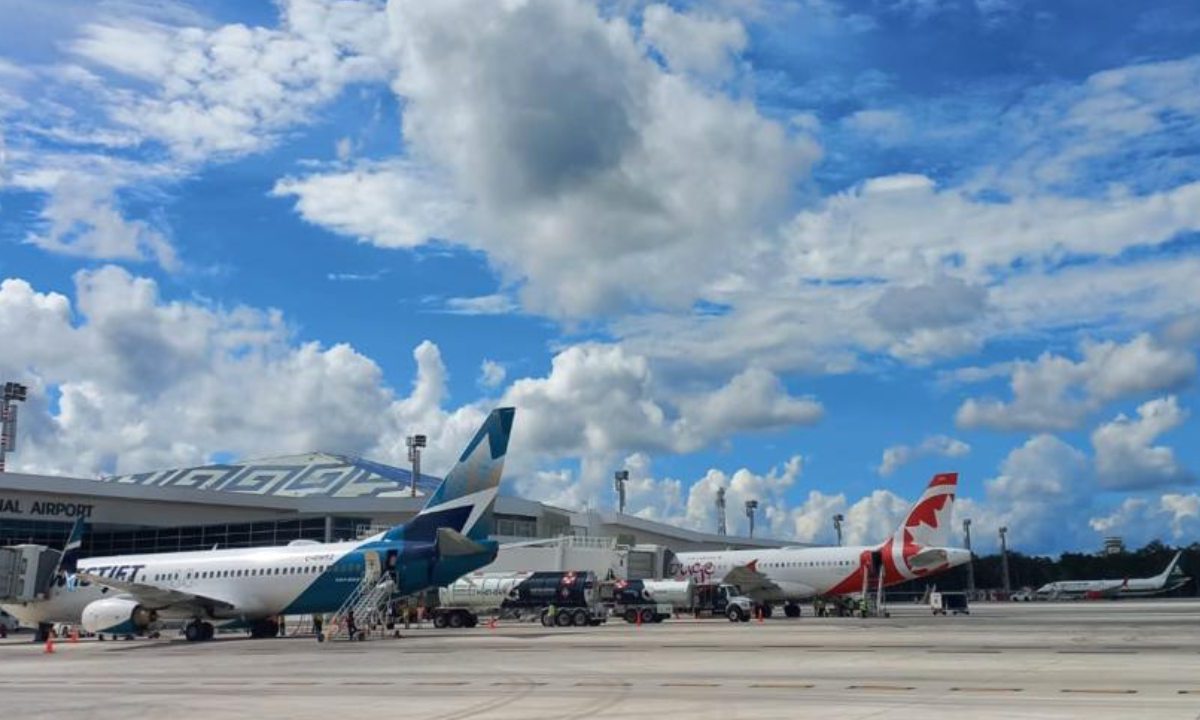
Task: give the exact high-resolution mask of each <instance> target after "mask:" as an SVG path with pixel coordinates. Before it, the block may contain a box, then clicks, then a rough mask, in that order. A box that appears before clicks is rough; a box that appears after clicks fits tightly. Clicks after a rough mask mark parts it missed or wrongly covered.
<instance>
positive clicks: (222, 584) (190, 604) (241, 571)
mask: <svg viewBox="0 0 1200 720" xmlns="http://www.w3.org/2000/svg"><path fill="white" fill-rule="evenodd" d="M514 415H515V410H514V409H512V408H499V409H497V410H494V411H492V413H491V414H490V415H489V416H488V418H487V420H486V421H484V423H483V426H482V427H480V429H479V431H478V432H477V433H476V434H475V437H474V438H473V439H472V440H471V442H470V444H468V445H467V448H466V449H465V450H464V451H463V453H462V456H461V457H460V458H459V461H458V464H457V465H455V467H454V468H453V469H452V470H451V471H450V473H449V474H448V475H447V476H446V479H445V480H444V481H443V482H442V484H441V486H440V487H439V488H438V489H437V491H436V492H435V493H434V494H433V495H432V496H431V497H430V499H429V501H428V502H427V503H426V505H425V507H424V509H423V510H422V511H421V512H420V513H419V514H418V515H417V516H416V517H414V518H413V519H412V520H411V521H410V522H408V523H406V524H404V525H398V526H396V527H393V528H391V529H390V530H387V531H385V532H381V533H378V534H376V535H373V536H371V537H368V538H366V539H363V540H356V541H351V542H336V543H318V542H313V541H303V540H302V541H295V542H293V543H291V544H290V545H288V546H286V547H263V548H245V549H231V550H209V551H199V552H178V553H157V554H150V555H121V556H112V557H94V558H87V559H85V560H79V561H78V566H77V568H70V567H66V563H67V561H68V558H69V557H70V558H72V561H73V557H74V555H72V554H71V553H70V552H67V553H64V556H63V558H64V567H63V568H62V569H63V571H64V574H63V578H64V581H63V582H61V583H59V584H58V585H57V586H56V587H55V588H53V590H52V592H51V594H50V597H48V598H47V599H46V600H42V601H39V602H36V603H27V604H24V605H17V606H9V607H6V608H5V610H7V611H8V612H10V613H11V614H13V615H14V616H16V617H18V618H19V619H20V620H21V621H22V622H25V623H27V624H45V623H80V624H82V625H83V627H84V628H85V629H87V630H88V631H89V632H97V633H113V634H133V633H139V632H144V631H147V630H150V629H152V628H154V627H155V626H157V624H158V623H159V622H160V621H163V620H174V621H182V622H184V623H185V630H186V635H187V637H188V639H189V640H202V639H206V638H211V637H212V634H213V626H214V623H218V624H224V623H228V622H241V623H244V624H246V625H247V626H249V628H250V630H251V634H252V635H255V636H270V635H274V634H275V633H276V632H277V625H276V618H278V617H279V616H281V615H293V614H296V615H299V614H310V613H334V612H337V611H338V610H339V609H341V608H342V607H343V606H344V605H345V603H346V601H347V600H348V599H349V598H350V597H351V595H352V594H354V593H355V592H357V591H359V589H360V587H361V586H362V585H363V581H364V578H374V577H380V578H382V579H387V580H390V581H391V582H392V587H393V588H394V592H395V593H396V594H400V595H408V594H411V593H415V592H419V591H421V590H424V589H427V588H430V587H440V586H443V585H448V584H450V583H452V582H454V581H455V580H456V579H458V578H459V577H460V576H462V575H464V574H466V573H469V572H471V571H473V570H476V569H478V568H481V567H483V566H484V565H487V564H489V563H491V562H492V561H493V560H494V559H495V557H496V550H497V545H496V543H495V542H494V541H491V540H488V539H487V537H488V535H489V533H490V531H491V525H492V508H493V506H494V504H495V501H496V494H497V493H498V492H499V486H500V478H501V474H502V472H503V468H504V458H505V454H506V453H507V451H508V440H509V437H510V435H511V433H512V423H513V417H514ZM79 529H80V531H81V529H82V528H79ZM72 541H75V542H76V545H77V538H76V536H75V533H74V532H73V533H72ZM69 545H70V543H69ZM76 551H77V550H76Z"/></svg>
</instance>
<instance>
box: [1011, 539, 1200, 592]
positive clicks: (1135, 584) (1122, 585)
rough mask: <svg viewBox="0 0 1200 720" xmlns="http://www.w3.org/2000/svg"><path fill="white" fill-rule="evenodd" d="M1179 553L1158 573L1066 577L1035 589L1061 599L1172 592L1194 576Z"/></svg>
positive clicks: (1181, 553)
mask: <svg viewBox="0 0 1200 720" xmlns="http://www.w3.org/2000/svg"><path fill="white" fill-rule="evenodd" d="M1181 555H1183V552H1182V551H1181V552H1177V553H1175V557H1173V558H1171V562H1170V564H1169V565H1167V569H1166V570H1163V571H1162V572H1160V573H1159V574H1157V575H1155V576H1154V577H1148V578H1133V579H1130V578H1125V579H1124V580H1062V581H1060V582H1052V583H1046V584H1045V585H1043V586H1041V587H1040V588H1038V589H1037V590H1034V591H1033V593H1034V595H1036V596H1039V597H1045V598H1049V599H1051V600H1058V599H1060V598H1089V599H1097V598H1119V597H1144V596H1147V595H1159V594H1161V593H1165V592H1170V591H1172V590H1175V589H1176V588H1178V587H1180V586H1181V585H1183V584H1184V583H1186V582H1187V581H1188V580H1189V579H1190V578H1188V577H1187V576H1186V575H1184V574H1183V570H1181V569H1180V568H1179V557H1180V556H1181Z"/></svg>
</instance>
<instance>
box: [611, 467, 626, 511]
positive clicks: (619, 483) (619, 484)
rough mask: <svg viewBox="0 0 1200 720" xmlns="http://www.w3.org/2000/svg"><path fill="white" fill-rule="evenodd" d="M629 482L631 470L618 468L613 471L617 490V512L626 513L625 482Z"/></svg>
mask: <svg viewBox="0 0 1200 720" xmlns="http://www.w3.org/2000/svg"><path fill="white" fill-rule="evenodd" d="M627 482H629V471H628V470H618V471H616V472H615V473H613V485H614V486H615V487H616V490H617V512H618V513H620V514H622V515H624V514H625V483H627Z"/></svg>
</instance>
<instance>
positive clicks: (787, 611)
mask: <svg viewBox="0 0 1200 720" xmlns="http://www.w3.org/2000/svg"><path fill="white" fill-rule="evenodd" d="M783 614H784V615H785V616H786V617H790V618H798V617H800V606H799V605H797V604H796V603H788V604H787V605H784V606H783Z"/></svg>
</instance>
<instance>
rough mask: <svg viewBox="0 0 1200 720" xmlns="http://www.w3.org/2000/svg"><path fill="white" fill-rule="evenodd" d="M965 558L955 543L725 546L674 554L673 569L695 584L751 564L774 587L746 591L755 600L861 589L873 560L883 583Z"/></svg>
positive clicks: (716, 579) (940, 568)
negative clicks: (924, 545) (941, 545)
mask: <svg viewBox="0 0 1200 720" xmlns="http://www.w3.org/2000/svg"><path fill="white" fill-rule="evenodd" d="M918 556H919V557H922V558H927V560H926V562H925V563H924V564H923V565H922V566H921V567H916V568H914V567H912V559H913V558H914V557H918ZM969 558H970V554H969V553H968V551H966V550H962V549H960V548H920V549H914V548H911V547H910V548H907V549H901V550H899V551H898V552H896V551H893V547H892V544H891V543H890V542H888V543H884V544H883V545H874V546H869V545H858V546H839V547H817V548H779V549H770V550H725V551H718V552H692V553H679V554H678V556H677V559H678V562H679V567H678V568H676V572H675V573H674V574H675V575H676V577H679V578H684V577H690V578H692V579H693V580H694V581H695V582H697V583H710V582H720V581H721V580H722V579H723V578H725V577H727V576H728V575H729V574H730V572H731V571H734V570H736V569H738V568H746V567H747V566H751V565H753V569H754V570H756V571H757V572H758V573H761V574H762V575H764V576H765V577H766V579H768V580H769V581H770V584H771V585H772V586H774V587H772V588H771V589H762V590H757V591H748V594H749V595H751V596H752V597H753V598H754V599H755V600H758V601H760V602H785V601H793V600H804V599H807V598H812V597H815V596H819V595H839V594H847V593H854V592H861V591H862V587H863V575H864V570H865V568H867V567H868V566H869V564H871V563H873V562H878V563H880V564H879V568H880V570H881V571H882V573H883V582H884V586H885V587H887V586H891V585H896V584H899V583H902V582H905V581H907V580H911V579H913V578H915V577H922V576H925V575H929V574H932V573H935V572H940V571H943V570H947V569H949V568H951V567H955V566H958V565H962V564H964V563H966V562H967V560H968V559H969ZM776 588H777V589H776Z"/></svg>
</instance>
